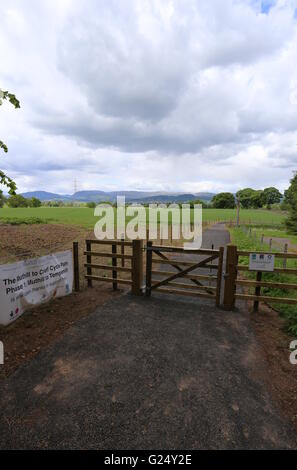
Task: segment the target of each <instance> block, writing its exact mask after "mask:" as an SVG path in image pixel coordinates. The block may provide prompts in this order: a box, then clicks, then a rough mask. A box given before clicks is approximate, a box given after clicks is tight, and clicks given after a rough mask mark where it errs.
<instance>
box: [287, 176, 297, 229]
mask: <svg viewBox="0 0 297 470" xmlns="http://www.w3.org/2000/svg"><path fill="white" fill-rule="evenodd" d="M290 183H291V184H290V187H289V189H287V191H285V202H286V203H287V204H288V205H289V217H288V218H287V219H286V222H285V223H286V226H287V229H288V230H289V231H290V232H291V233H297V172H295V174H294V176H293V178H292V179H291V181H290Z"/></svg>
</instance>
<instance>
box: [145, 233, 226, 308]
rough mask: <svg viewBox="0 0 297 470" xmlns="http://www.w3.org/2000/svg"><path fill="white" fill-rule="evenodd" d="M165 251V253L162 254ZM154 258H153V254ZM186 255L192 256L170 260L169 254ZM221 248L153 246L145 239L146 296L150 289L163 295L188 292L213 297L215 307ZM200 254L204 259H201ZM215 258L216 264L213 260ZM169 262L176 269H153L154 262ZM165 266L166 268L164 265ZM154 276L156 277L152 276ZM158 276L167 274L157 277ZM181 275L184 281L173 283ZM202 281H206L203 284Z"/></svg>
mask: <svg viewBox="0 0 297 470" xmlns="http://www.w3.org/2000/svg"><path fill="white" fill-rule="evenodd" d="M165 253H166V255H165ZM154 254H155V255H157V257H153V255H154ZM174 254H175V255H176V254H186V255H193V260H191V261H185V260H184V259H173V258H172V256H170V257H169V256H168V255H174ZM194 255H195V256H197V255H199V258H200V259H199V260H194ZM223 255H224V248H223V247H221V248H220V249H219V250H208V249H199V250H195V249H193V250H185V249H184V248H179V247H173V246H154V245H153V244H152V242H150V241H149V242H147V246H146V295H147V296H150V295H151V292H152V291H153V290H158V292H163V293H166V294H176V295H188V296H197V297H204V298H208V299H214V300H215V303H216V305H217V306H219V305H220V291H221V280H222V267H223ZM201 257H203V259H201ZM215 260H217V262H216V263H215V264H212V263H213V261H215ZM154 264H158V265H160V266H161V267H162V266H163V265H169V266H170V267H171V268H174V269H175V271H163V270H162V269H160V268H159V269H153V265H154ZM201 268H203V269H205V270H208V274H207V273H205V274H201V273H194V272H193V271H196V270H197V269H199V270H200V269H201ZM167 269H168V268H167ZM155 275H157V276H158V277H159V279H156V278H155V277H154V276H155ZM160 276H163V277H164V276H166V277H165V278H163V279H161V280H160ZM180 278H182V279H183V280H185V281H186V282H183V283H180V282H174V281H176V280H180ZM202 281H206V283H205V284H203V283H202Z"/></svg>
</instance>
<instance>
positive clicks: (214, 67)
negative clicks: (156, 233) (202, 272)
mask: <svg viewBox="0 0 297 470" xmlns="http://www.w3.org/2000/svg"><path fill="white" fill-rule="evenodd" d="M0 6H1V29H0V64H1V65H0V88H2V89H4V90H6V89H8V90H10V91H11V92H13V93H15V94H16V95H17V97H18V98H19V99H20V101H21V109H20V110H15V109H14V108H12V107H11V106H10V105H9V104H5V105H4V106H2V107H1V108H0V138H1V139H2V140H4V141H5V142H6V143H7V145H8V147H9V153H8V154H4V153H3V154H1V155H0V158H1V160H0V161H1V165H0V168H1V169H4V170H5V171H7V173H8V174H9V175H11V176H13V177H14V178H15V180H16V182H17V185H18V188H19V190H20V191H29V190H35V189H43V190H48V191H55V192H56V191H57V192H60V193H72V192H73V187H74V179H76V180H77V187H78V189H79V190H83V189H101V190H116V189H139V190H158V191H159V190H164V191H187V192H198V191H214V192H216V191H223V190H232V191H235V190H237V189H238V188H240V187H244V186H252V187H255V188H263V187H265V186H271V185H274V186H277V187H278V188H280V189H284V188H286V187H287V186H288V181H289V179H290V178H291V175H292V171H293V170H295V169H297V146H296V144H297V0H274V1H273V0H266V1H260V0H224V1H222V0H10V1H9V2H7V0H0Z"/></svg>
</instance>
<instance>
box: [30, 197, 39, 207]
mask: <svg viewBox="0 0 297 470" xmlns="http://www.w3.org/2000/svg"><path fill="white" fill-rule="evenodd" d="M28 202H29V206H30V207H40V206H41V201H40V199H38V198H37V197H34V196H33V197H31V199H29V201H28Z"/></svg>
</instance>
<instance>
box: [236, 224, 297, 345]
mask: <svg viewBox="0 0 297 470" xmlns="http://www.w3.org/2000/svg"><path fill="white" fill-rule="evenodd" d="M229 230H230V234H231V240H232V243H233V244H234V245H236V246H237V248H238V249H240V250H247V251H265V250H267V251H269V246H268V245H266V244H260V242H259V241H258V240H257V239H253V238H251V237H249V236H248V235H247V234H246V233H244V232H243V231H242V230H241V228H230V229H229ZM272 251H275V252H276V250H272ZM239 264H248V258H247V257H240V258H239ZM275 266H276V267H283V260H282V259H279V258H276V259H275ZM287 268H294V269H297V260H294V259H288V260H287ZM244 276H245V277H247V278H248V279H251V280H256V272H245V273H244ZM262 280H263V281H268V282H281V283H293V284H297V276H295V275H292V274H286V273H263V274H262ZM249 293H251V294H253V293H254V288H251V289H249ZM261 294H263V295H268V296H274V297H290V298H297V290H295V289H277V288H271V287H262V288H261ZM268 304H269V305H270V306H271V307H272V308H274V309H275V310H277V311H278V312H279V313H280V315H281V316H282V317H283V318H284V319H285V320H286V325H287V329H288V331H289V332H290V333H292V334H293V335H295V336H297V306H296V305H289V304H280V303H277V302H270V303H268Z"/></svg>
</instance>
